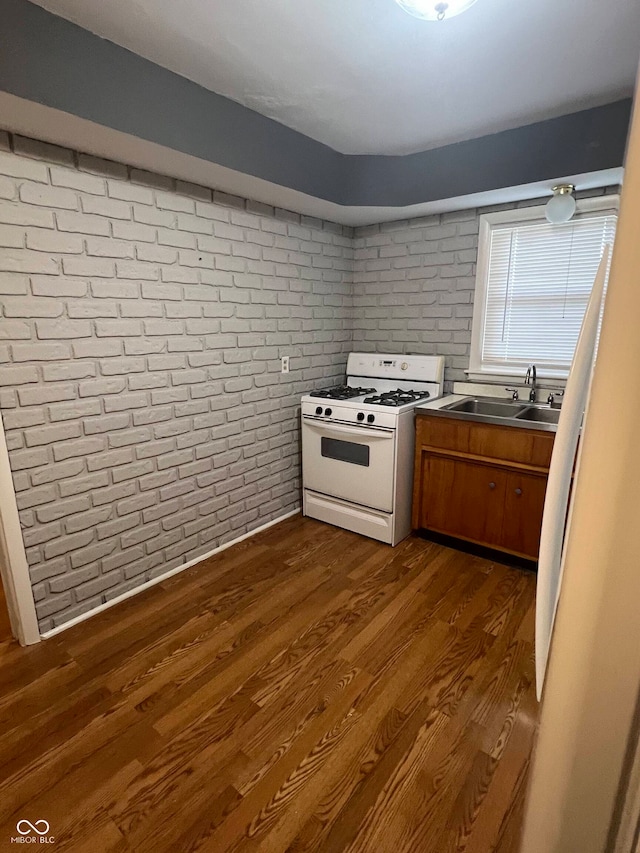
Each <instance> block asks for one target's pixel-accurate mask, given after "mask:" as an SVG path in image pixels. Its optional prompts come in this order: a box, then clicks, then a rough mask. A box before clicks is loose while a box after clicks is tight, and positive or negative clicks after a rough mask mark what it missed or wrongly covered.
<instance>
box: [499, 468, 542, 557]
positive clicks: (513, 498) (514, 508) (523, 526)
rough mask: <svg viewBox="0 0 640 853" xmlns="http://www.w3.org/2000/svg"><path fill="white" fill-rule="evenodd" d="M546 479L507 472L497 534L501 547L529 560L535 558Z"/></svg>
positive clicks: (536, 555) (533, 475)
mask: <svg viewBox="0 0 640 853" xmlns="http://www.w3.org/2000/svg"><path fill="white" fill-rule="evenodd" d="M546 490H547V478H546V477H545V476H536V475H535V474H520V473H517V472H515V471H512V472H510V473H508V474H507V483H506V495H505V501H504V521H503V525H502V535H501V537H500V539H501V544H502V547H503V548H507V549H508V550H509V551H515V552H516V553H518V554H522V555H523V556H525V557H530V558H531V559H533V560H537V559H538V550H539V548H540V530H541V528H542V510H543V507H544V496H545V492H546Z"/></svg>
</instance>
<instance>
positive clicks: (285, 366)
mask: <svg viewBox="0 0 640 853" xmlns="http://www.w3.org/2000/svg"><path fill="white" fill-rule="evenodd" d="M280 365H281V370H280V372H281V373H288V372H289V356H288V355H283V356H282V358H281V359H280Z"/></svg>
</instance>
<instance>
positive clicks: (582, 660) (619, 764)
mask: <svg viewBox="0 0 640 853" xmlns="http://www.w3.org/2000/svg"><path fill="white" fill-rule="evenodd" d="M639 224H640V115H639V114H638V110H637V108H636V111H635V115H634V119H633V125H632V132H631V137H630V140H629V147H628V152H627V158H626V164H625V182H624V187H623V189H622V195H621V202H620V217H619V220H618V227H617V235H616V243H615V247H614V250H613V257H612V262H611V273H610V277H609V285H608V289H607V299H606V302H605V307H604V317H603V322H602V331H601V335H600V342H599V347H598V358H597V360H596V364H595V370H594V374H593V382H592V385H591V392H590V398H589V405H588V410H587V415H586V418H585V424H584V428H583V432H582V438H581V442H580V444H581V451H580V469H579V472H578V476H577V478H576V481H575V483H574V488H573V499H572V510H571V524H570V525H569V527H568V530H567V533H566V537H565V539H566V542H565V564H564V574H563V578H562V592H561V595H560V599H559V601H558V610H557V613H556V618H555V624H554V628H553V638H552V643H551V649H550V653H549V662H548V666H547V673H546V677H545V686H544V692H543V697H542V705H541V716H540V729H539V732H538V737H537V743H536V746H535V750H534V755H533V761H532V766H531V772H530V776H529V791H528V795H527V802H526V808H525V822H524V833H523V837H522V843H521V847H520V853H574V851H575V853H578V851H579V853H603V851H613V850H616V851H617V850H619V849H620V850H625V851H626V850H629V845H628V843H626V842H625V841H624V840H623V839H622V838H621V844H622V846H621V847H620V845H618V846H616V845H617V842H618V838H619V837H620V835H619V828H620V826H621V817H622V816H623V814H624V813H625V808H626V807H627V806H628V805H629V804H633V803H637V802H640V800H638V798H636V797H635V796H634V794H635V793H637V791H634V785H636V786H637V785H638V784H640V780H638V779H637V778H636V777H635V776H634V774H633V772H632V770H633V749H634V747H635V746H636V744H637V742H638V728H637V726H638V723H639V722H640V702H639V691H640V642H639V641H638V625H639V619H638V614H639V613H640V393H638V389H639V385H640V382H639V380H638V367H639V366H640V333H639V331H638V330H639V329H640V240H639V239H638V233H639ZM627 841H628V839H627Z"/></svg>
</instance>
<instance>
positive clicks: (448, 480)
mask: <svg viewBox="0 0 640 853" xmlns="http://www.w3.org/2000/svg"><path fill="white" fill-rule="evenodd" d="M416 424H417V426H416V460H415V479H414V506H413V526H414V528H416V529H424V530H432V531H434V532H437V533H443V534H446V535H448V536H454V537H456V538H459V539H464V540H467V541H469V542H474V543H476V544H479V545H485V546H487V547H490V548H497V549H499V550H503V551H507V552H509V553H511V554H515V555H517V556H521V557H526V558H528V559H532V560H535V559H537V557H538V548H539V544H540V528H541V525H542V510H543V506H544V496H545V490H546V486H547V473H548V469H549V462H550V460H551V451H552V448H553V441H554V437H555V435H554V433H550V432H543V431H540V430H529V429H520V428H514V427H503V426H501V425H495V426H494V425H493V424H479V423H474V422H472V421H460V420H454V419H447V418H442V417H438V416H430V415H427V414H419V415H418V417H417V419H416Z"/></svg>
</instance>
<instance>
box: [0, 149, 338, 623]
mask: <svg viewBox="0 0 640 853" xmlns="http://www.w3.org/2000/svg"><path fill="white" fill-rule="evenodd" d="M10 142H11V145H10ZM0 149H1V150H0V300H1V304H2V317H1V319H0V404H1V407H2V416H3V420H4V425H5V431H6V435H7V442H8V446H9V450H10V462H11V467H12V471H13V478H14V484H15V489H16V492H17V496H18V505H19V510H20V518H21V522H22V526H23V535H24V540H25V545H26V548H27V555H28V560H29V565H30V570H31V575H32V580H33V589H34V594H35V598H36V602H37V611H38V617H39V620H40V627H41V630H43V631H46V630H48V629H50V628H51V627H54V626H56V625H59V624H61V623H63V622H65V621H67V620H69V619H71V618H72V617H75V616H77V615H79V614H81V613H83V612H86V611H88V610H91V609H93V608H95V607H97V606H99V605H100V604H101V603H103V602H105V601H107V600H109V599H111V598H113V597H115V596H118V595H120V594H122V593H123V592H125V591H127V590H129V589H132V588H134V587H136V586H138V585H140V584H142V583H144V582H145V581H147V580H149V579H151V578H153V577H154V575H156V574H159V573H163V572H165V571H167V570H168V569H171V568H172V567H175V566H178V565H180V564H181V563H183V562H185V561H187V560H189V559H192V558H194V557H196V556H198V555H200V554H203V553H205V552H207V551H210V550H211V549H213V548H214V547H216V546H217V545H219V544H222V543H224V542H225V541H228V540H230V539H233V538H236V537H237V536H239V535H241V534H243V533H245V532H247V531H249V530H251V529H252V528H255V527H257V526H259V525H261V524H263V523H265V522H267V521H269V520H271V519H273V518H276V517H277V516H279V515H282V514H283V513H285V512H287V511H288V510H291V509H294V508H295V507H296V505H297V504H298V501H299V488H300V483H299V433H298V409H299V398H300V395H301V394H302V393H303V391H305V390H308V389H309V387H311V386H319V385H323V384H331V383H333V382H336V381H339V380H341V379H342V377H343V375H344V367H345V361H346V354H347V352H348V351H349V350H350V349H351V345H352V328H351V327H352V295H351V287H352V268H353V247H352V232H351V230H350V229H346V228H343V227H341V226H338V225H334V224H331V223H327V222H321V221H319V220H312V219H307V218H305V217H300V216H298V215H295V214H291V213H288V212H286V211H274V210H273V209H271V208H268V207H266V206H264V205H260V204H254V203H251V202H244V201H243V200H240V199H235V198H231V197H225V196H223V195H221V194H218V193H214V194H213V195H212V192H211V190H208V189H203V188H201V187H195V186H190V185H186V184H182V183H180V182H177V183H176V182H175V181H173V180H171V179H168V178H164V177H159V176H154V175H149V174H146V173H141V172H138V171H136V170H135V169H127V167H125V166H122V165H119V164H116V163H108V162H104V161H98V160H96V159H94V158H92V157H88V156H84V155H78V154H75V153H73V152H71V151H67V150H63V149H58V148H55V147H53V146H48V145H45V144H42V143H37V142H34V141H32V140H28V139H23V138H20V137H15V139H14V140H12V141H10V140H9V138H8V137H7V136H6V135H5V136H0ZM285 354H286V355H289V356H290V357H291V373H290V374H289V375H282V374H281V373H280V361H279V359H280V356H281V355H285Z"/></svg>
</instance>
